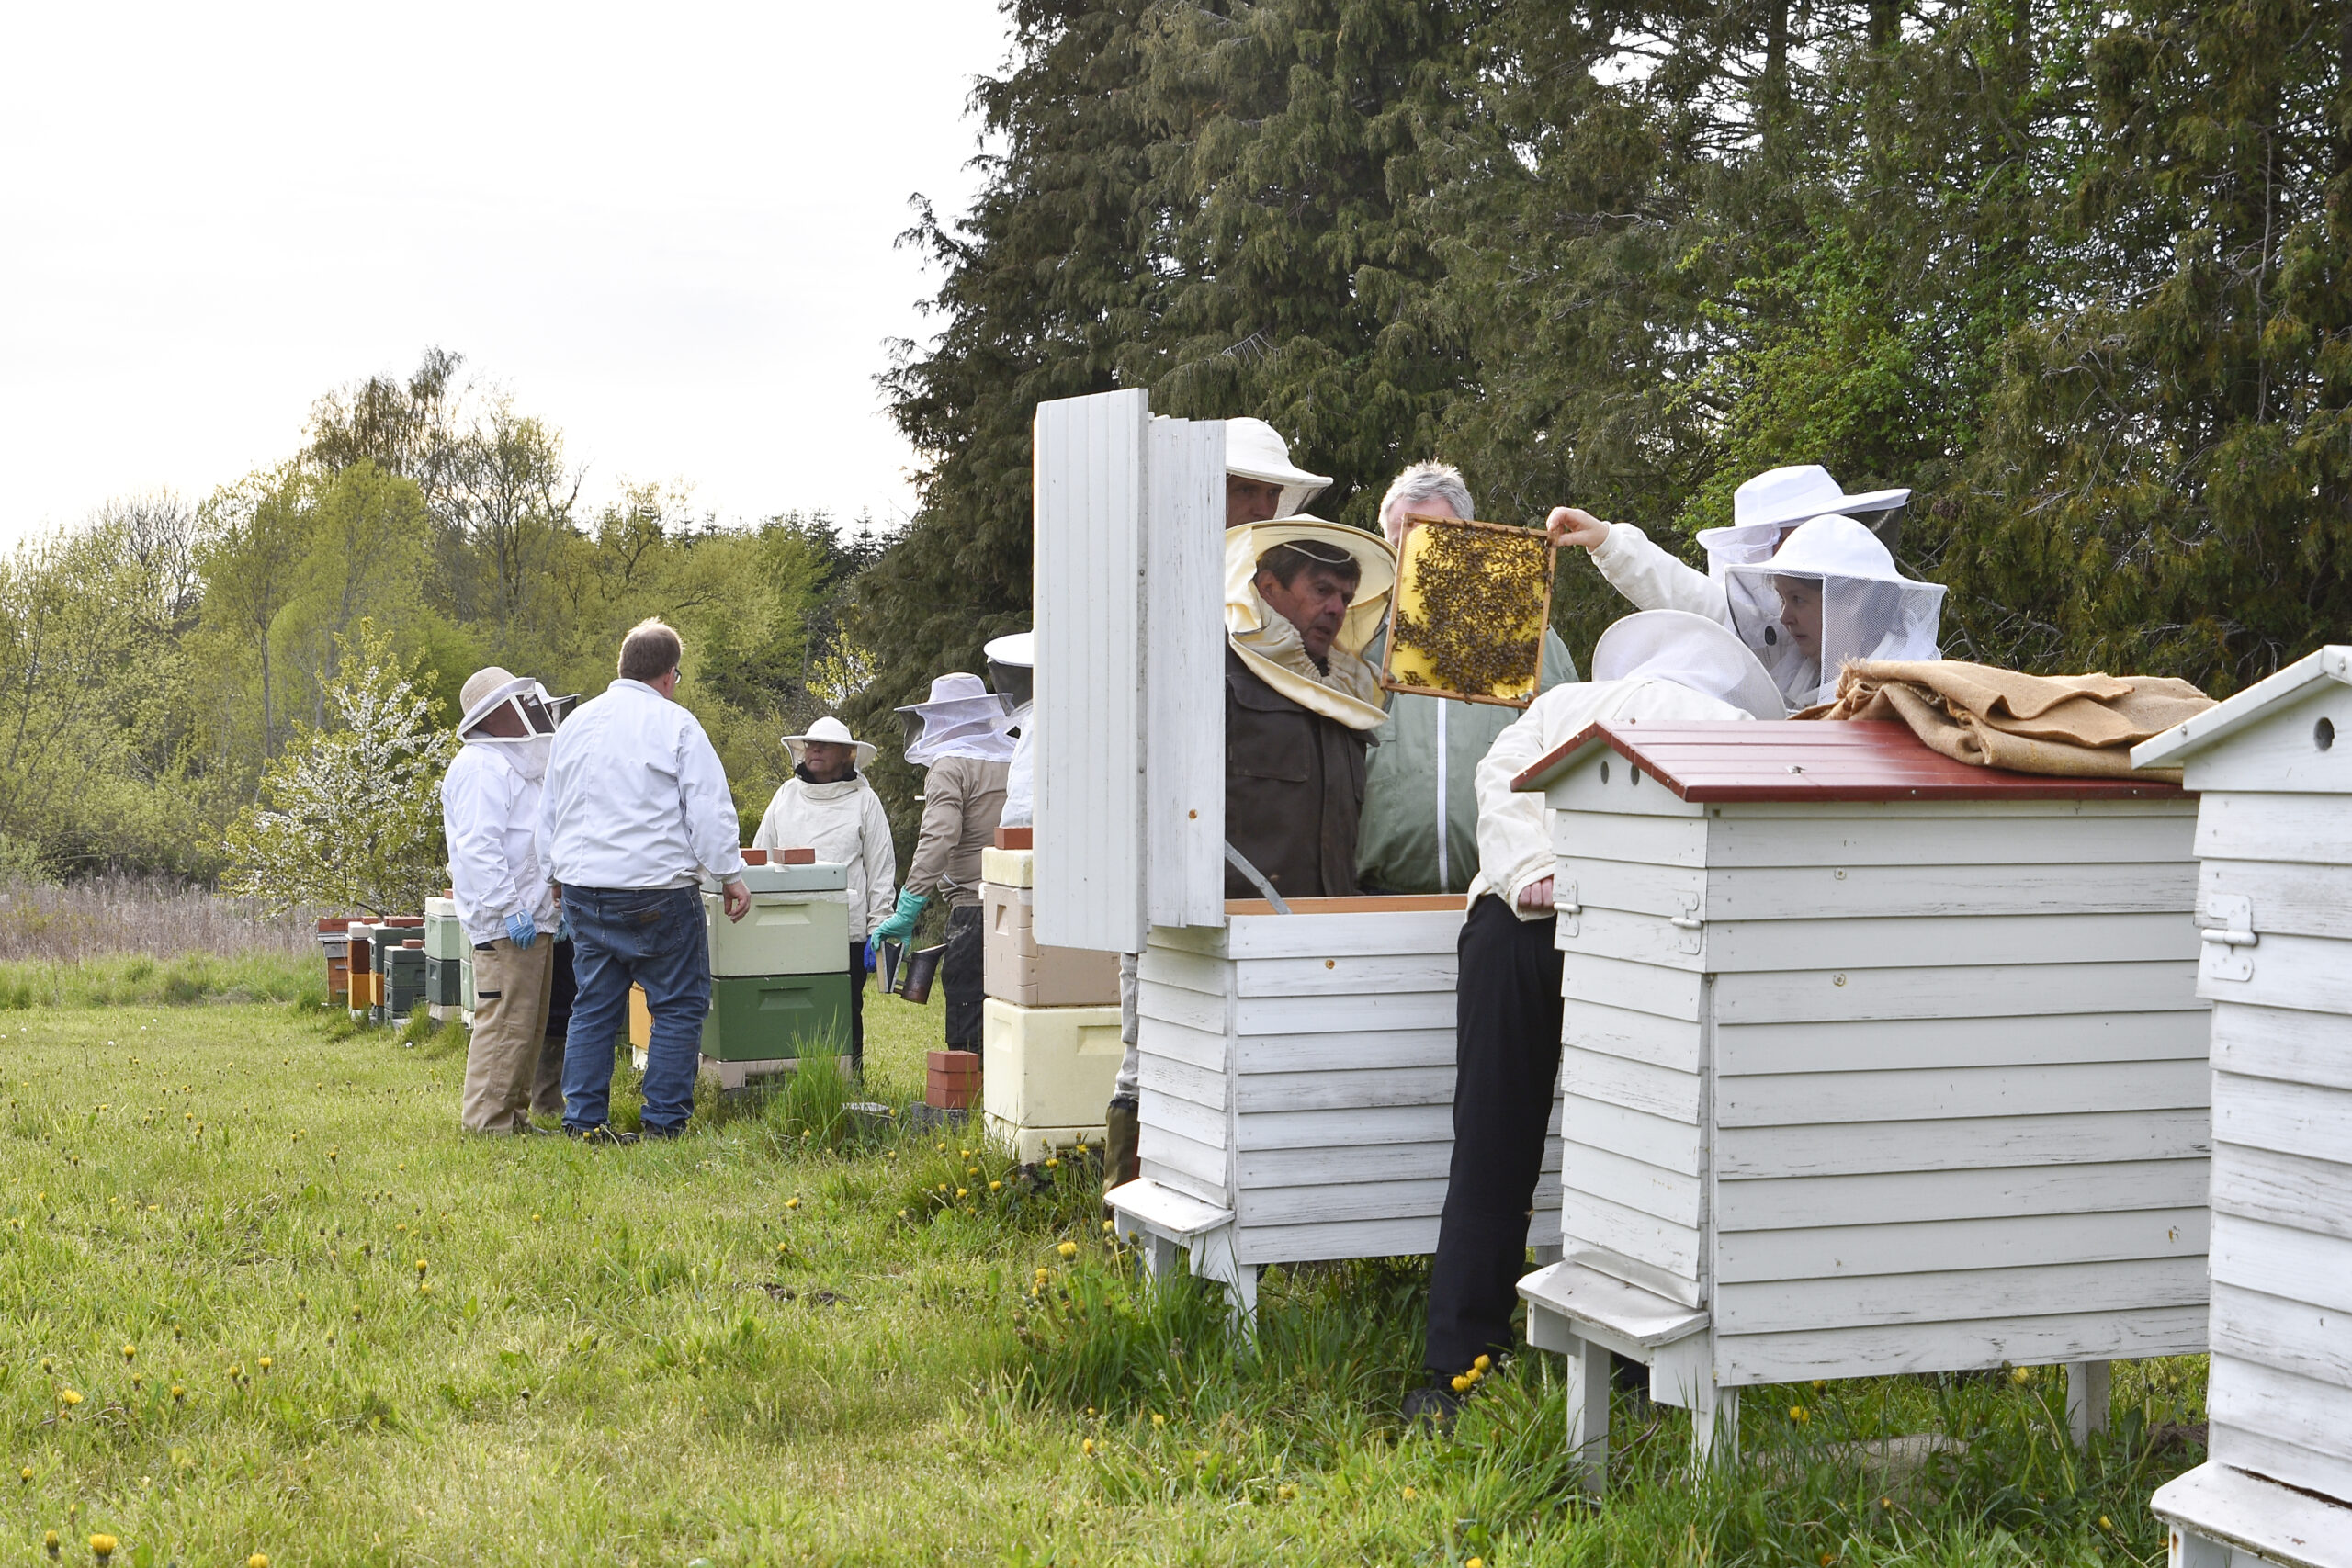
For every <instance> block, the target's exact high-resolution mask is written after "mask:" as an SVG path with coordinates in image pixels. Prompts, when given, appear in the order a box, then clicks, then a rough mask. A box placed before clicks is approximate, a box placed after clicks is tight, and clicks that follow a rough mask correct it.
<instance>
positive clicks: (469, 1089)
mask: <svg viewBox="0 0 2352 1568" xmlns="http://www.w3.org/2000/svg"><path fill="white" fill-rule="evenodd" d="M458 701H459V702H460V703H462V704H463V705H464V706H465V712H464V714H463V716H461V717H459V718H458V739H460V740H462V741H463V742H464V744H463V745H462V746H460V747H459V748H458V755H457V758H456V760H455V761H452V762H451V763H450V764H449V771H448V772H447V773H446V774H444V775H443V776H442V779H441V828H442V834H443V836H444V837H445V838H446V839H447V840H448V845H449V892H450V895H451V896H452V897H454V898H455V900H456V902H457V906H458V922H459V923H460V924H462V925H463V926H464V927H465V929H466V940H467V941H468V942H471V943H472V944H473V950H474V993H475V1008H474V1027H473V1034H472V1037H471V1039H470V1040H469V1042H468V1043H467V1046H466V1085H465V1090H464V1097H463V1100H461V1102H460V1109H459V1112H458V1114H459V1117H460V1119H461V1120H462V1122H463V1123H464V1126H465V1129H466V1131H468V1132H469V1133H529V1132H534V1131H537V1129H536V1128H534V1127H533V1126H532V1125H531V1102H532V1098H533V1090H534V1088H535V1087H536V1088H537V1089H538V1092H539V1094H540V1096H541V1097H542V1098H541V1102H540V1109H542V1110H543V1111H551V1112H554V1113H560V1112H561V1111H562V1109H563V1101H562V1098H561V1089H560V1085H561V1077H562V1066H561V1064H562V1053H561V1048H560V1046H559V1047H558V1049H557V1052H556V1055H555V1062H554V1071H553V1072H546V1071H542V1070H541V1058H542V1056H543V1055H545V1044H544V1037H545V1035H546V1032H547V1027H548V998H549V995H550V989H551V986H552V982H553V979H554V957H555V929H556V908H555V886H554V884H553V883H551V882H550V881H549V880H548V870H547V866H546V864H545V863H543V862H542V861H541V860H540V858H539V850H538V843H537V834H538V825H539V793H540V787H541V781H542V780H544V779H545V778H546V776H547V771H548V752H549V750H551V749H552V748H553V747H554V745H555V728H556V720H555V715H554V712H553V710H552V709H551V707H550V705H549V701H548V694H547V691H546V689H545V688H544V687H542V686H541V685H540V684H539V683H538V682H537V681H533V680H529V679H527V678H523V677H517V676H515V675H513V674H511V673H509V672H508V671H504V670H502V669H500V668H499V667H498V666H496V665H494V664H493V665H492V666H491V667H490V668H489V669H487V670H477V671H474V673H473V674H472V676H471V677H470V678H469V679H468V680H467V682H466V684H465V687H464V689H463V691H462V692H461V693H460V694H459V695H458Z"/></svg>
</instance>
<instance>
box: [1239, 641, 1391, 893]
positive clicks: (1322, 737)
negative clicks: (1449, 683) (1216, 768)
mask: <svg viewBox="0 0 2352 1568" xmlns="http://www.w3.org/2000/svg"><path fill="white" fill-rule="evenodd" d="M1368 745H1369V739H1368V738H1367V737H1366V736H1365V735H1364V733H1363V731H1361V730H1356V729H1351V728H1348V727H1347V726H1346V725H1344V724H1341V723H1340V721H1339V720H1338V719H1335V718H1326V717H1324V716H1322V715H1321V714H1318V713H1313V712H1310V711H1308V710H1307V709H1306V708H1303V707H1301V706H1299V705H1298V704H1296V703H1295V702H1292V701H1291V700H1290V699H1289V698H1288V697H1285V696H1283V694H1281V693H1279V692H1277V691H1275V690H1274V689H1273V688H1272V686H1269V685H1267V684H1266V682H1263V681H1261V680H1260V679H1259V678H1258V677H1257V675H1256V674H1255V673H1254V672H1253V671H1251V670H1250V667H1249V666H1248V665H1247V664H1244V663H1243V662H1242V661H1241V659H1240V656H1239V655H1238V654H1236V653H1235V652H1234V651H1233V650H1232V649H1226V653H1225V838H1226V841H1227V843H1229V844H1231V845H1232V846H1233V847H1234V848H1235V849H1237V850H1238V851H1240V852H1241V853H1242V855H1243V856H1244V857H1245V858H1246V859H1248V861H1249V862H1250V864H1252V865H1254V866H1256V867H1257V868H1258V869H1259V870H1260V871H1261V872H1262V873H1264V874H1265V877H1266V880H1267V881H1269V882H1271V883H1272V884H1273V885H1274V889H1275V891H1277V892H1279V893H1280V894H1281V895H1282V896H1283V897H1284V898H1337V897H1346V896H1348V895H1350V894H1352V893H1353V892H1355V890H1356V823H1357V820H1358V819H1359V818H1361V817H1362V816H1363V775H1364V752H1365V750H1366V749H1367V747H1368ZM1225 896H1226V897H1228V898H1257V897H1263V895H1262V894H1261V893H1260V892H1259V891H1258V889H1257V888H1256V887H1255V886H1252V885H1251V884H1250V879H1249V878H1248V877H1246V876H1244V875H1242V874H1241V873H1240V872H1239V871H1238V869H1236V868H1235V867H1234V866H1232V865H1231V864H1227V867H1226V868H1225Z"/></svg>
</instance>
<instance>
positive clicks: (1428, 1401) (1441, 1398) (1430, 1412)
mask: <svg viewBox="0 0 2352 1568" xmlns="http://www.w3.org/2000/svg"><path fill="white" fill-rule="evenodd" d="M1461 1414H1462V1396H1461V1395H1460V1394H1458V1393H1454V1392H1453V1390H1452V1389H1450V1388H1446V1387H1444V1386H1442V1384H1439V1383H1433V1382H1431V1383H1423V1384H1422V1385H1421V1386H1420V1387H1419V1388H1417V1389H1414V1390H1412V1391H1411V1392H1410V1393H1407V1394H1406V1395H1405V1425H1406V1426H1408V1427H1420V1426H1424V1425H1426V1426H1428V1427H1433V1428H1434V1429H1435V1430H1436V1432H1437V1435H1438V1436H1439V1437H1450V1436H1452V1435H1453V1418H1454V1417H1455V1416H1459V1415H1461Z"/></svg>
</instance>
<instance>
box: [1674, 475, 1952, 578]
mask: <svg viewBox="0 0 2352 1568" xmlns="http://www.w3.org/2000/svg"><path fill="white" fill-rule="evenodd" d="M1910 502H1911V492H1910V491H1907V490H1873V491H1864V492H1862V493H1861V494H1860V495H1849V494H1847V493H1846V490H1845V487H1844V486H1842V485H1840V484H1839V483H1838V481H1837V480H1836V479H1832V478H1830V477H1829V470H1828V469H1827V468H1823V467H1822V466H1821V465H1820V464H1818V463H1802V464H1793V465H1792V466H1790V467H1788V468H1767V469H1765V470H1764V471H1763V472H1762V473H1760V474H1758V475H1757V476H1756V477H1755V478H1754V479H1749V480H1748V481H1747V483H1745V484H1743V485H1741V486H1740V487H1739V489H1737V490H1736V491H1733V492H1732V498H1731V526H1729V527H1727V528H1702V529H1701V530H1700V531H1699V534H1698V540H1699V547H1700V548H1701V549H1702V550H1704V551H1706V552H1707V575H1708V576H1710V577H1712V578H1713V579H1715V581H1718V582H1720V581H1723V575H1724V569H1725V568H1727V567H1735V566H1759V565H1761V564H1763V563H1764V562H1765V561H1768V560H1770V559H1771V558H1772V552H1773V551H1775V550H1777V549H1779V548H1780V547H1781V544H1782V543H1783V542H1785V541H1786V540H1787V538H1788V536H1790V535H1791V534H1792V533H1794V532H1795V531H1796V528H1797V525H1799V524H1801V523H1810V522H1812V521H1813V520H1814V519H1815V518H1816V517H1827V516H1831V515H1833V514H1834V515H1837V516H1840V517H1851V518H1852V519H1854V521H1856V522H1857V523H1860V525H1862V526H1863V527H1865V528H1868V529H1869V530H1870V531H1871V533H1873V534H1875V535H1877V536H1878V541H1879V543H1880V544H1882V545H1884V546H1885V547H1886V552H1887V554H1889V555H1893V554H1894V549H1895V544H1896V541H1897V540H1898V539H1899V538H1900V537H1901V535H1902V526H1903V509H1904V508H1905V506H1907V505H1909V504H1910Z"/></svg>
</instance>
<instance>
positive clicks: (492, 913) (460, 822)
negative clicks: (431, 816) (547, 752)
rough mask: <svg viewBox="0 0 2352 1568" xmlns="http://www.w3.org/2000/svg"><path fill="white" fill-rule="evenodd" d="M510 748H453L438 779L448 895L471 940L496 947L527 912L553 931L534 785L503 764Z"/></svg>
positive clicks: (550, 893) (552, 897)
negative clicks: (509, 922) (510, 923)
mask: <svg viewBox="0 0 2352 1568" xmlns="http://www.w3.org/2000/svg"><path fill="white" fill-rule="evenodd" d="M508 750H509V748H507V747H504V746H499V745H492V744H489V743H486V742H482V741H474V742H471V743H469V744H468V745H464V746H460V747H458V755H457V758H456V760H455V761H452V762H450V764H449V771H448V772H447V773H445V774H443V775H442V777H441V832H442V836H443V837H444V838H446V839H447V840H448V841H449V891H450V892H451V893H452V894H453V895H455V896H456V897H457V900H458V919H459V920H460V921H462V922H463V923H464V925H465V928H466V936H467V938H468V940H469V941H471V942H477V943H479V942H496V941H498V940H499V939H500V938H502V937H503V936H504V935H505V934H506V917H507V916H509V915H511V914H514V913H515V912H516V911H517V910H528V911H529V912H530V916H531V923H532V924H533V925H535V926H537V927H538V929H539V930H541V931H553V930H555V889H554V888H553V887H552V886H549V885H548V874H547V868H546V867H545V866H544V865H542V864H541V863H540V862H539V846H538V830H539V784H538V781H537V780H536V779H526V778H525V777H524V776H523V775H522V774H521V773H517V772H516V771H515V764H514V763H513V762H511V761H508V760H507V755H506V753H507V751H508Z"/></svg>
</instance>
